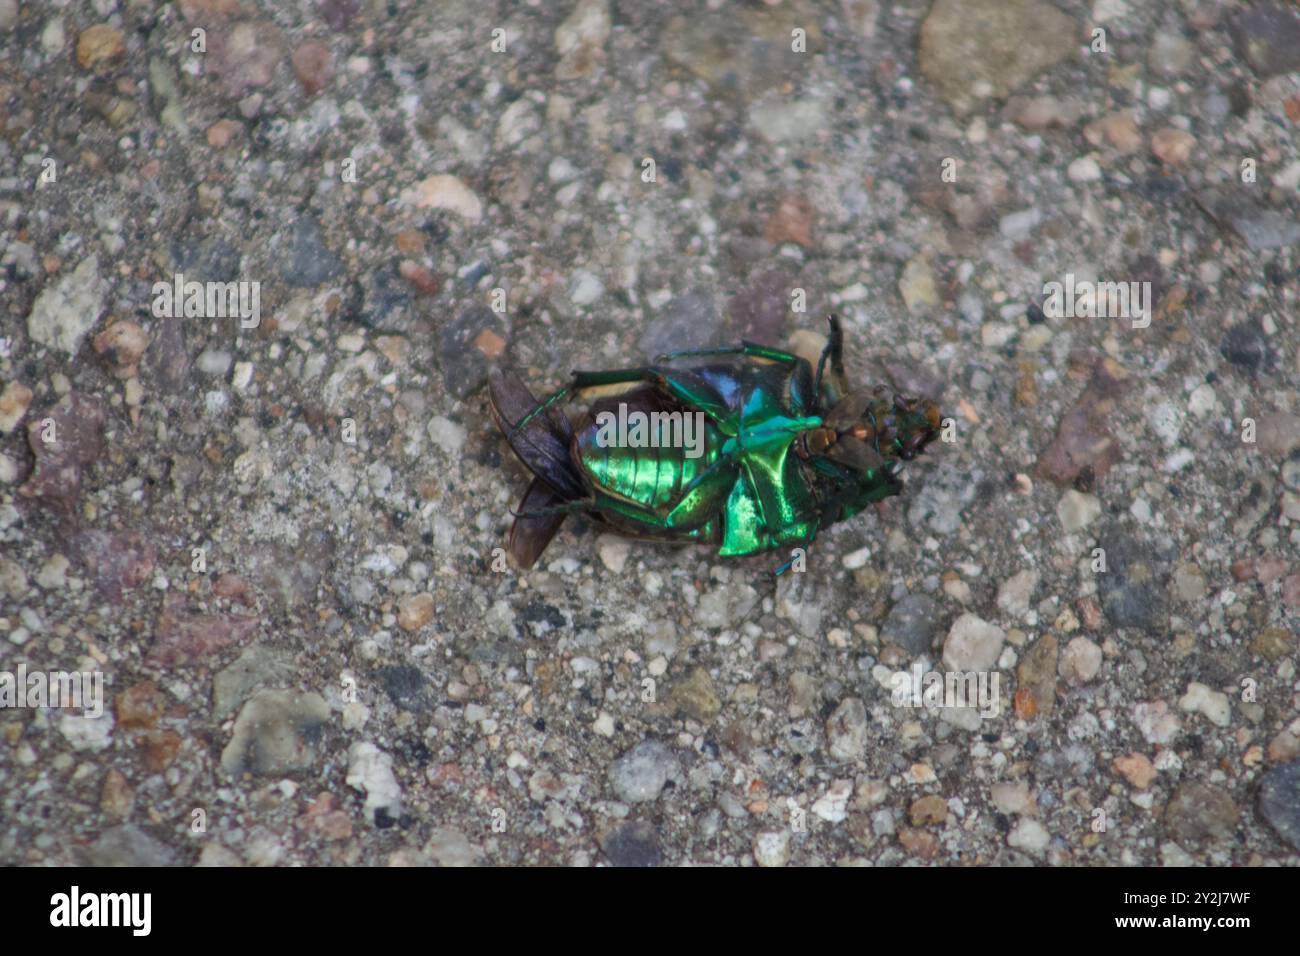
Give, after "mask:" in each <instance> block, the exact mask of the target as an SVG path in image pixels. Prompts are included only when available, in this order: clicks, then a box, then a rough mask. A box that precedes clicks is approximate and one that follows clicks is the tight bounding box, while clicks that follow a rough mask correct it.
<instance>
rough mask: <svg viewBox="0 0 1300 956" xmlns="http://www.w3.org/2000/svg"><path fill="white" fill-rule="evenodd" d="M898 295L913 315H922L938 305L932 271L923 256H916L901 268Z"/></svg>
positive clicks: (937, 295)
mask: <svg viewBox="0 0 1300 956" xmlns="http://www.w3.org/2000/svg"><path fill="white" fill-rule="evenodd" d="M898 294H899V295H901V296H902V297H903V304H904V305H905V306H907V311H908V312H910V313H912V314H913V315H917V314H919V313H923V312H925V311H927V310H928V309H931V308H933V307H934V306H937V305H938V304H939V291H938V288H937V286H936V285H935V279H934V270H933V269H931V268H930V261H929V259H927V258H926V257H925V256H917V257H916V258H914V259H912V260H911V261H910V262H908V264H907V265H906V266H904V267H903V273H902V275H901V276H900V277H899V280H898Z"/></svg>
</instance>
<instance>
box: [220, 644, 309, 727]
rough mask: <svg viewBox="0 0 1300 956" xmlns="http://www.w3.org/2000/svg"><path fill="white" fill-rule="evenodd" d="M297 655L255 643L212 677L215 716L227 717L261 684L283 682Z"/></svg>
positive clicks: (291, 670) (292, 668)
mask: <svg viewBox="0 0 1300 956" xmlns="http://www.w3.org/2000/svg"><path fill="white" fill-rule="evenodd" d="M293 671H294V665H293V655H292V654H290V653H288V652H287V651H282V650H280V649H279V648H275V647H269V646H267V645H265V644H253V645H251V646H250V647H247V648H245V649H244V652H243V653H242V654H240V655H239V657H237V658H236V659H235V661H234V662H233V663H232V664H231V665H230V666H229V667H226V668H224V669H223V670H221V671H219V672H218V673H217V675H216V676H215V677H213V679H212V717H213V719H214V720H225V719H226V717H228V716H229V715H230V714H232V713H234V712H235V709H236V708H237V707H239V706H240V705H241V704H242V703H243V702H244V701H246V700H247V699H248V695H249V694H251V693H252V692H253V691H254V690H257V689H258V688H259V687H263V686H266V685H275V684H282V683H283V682H284V681H285V679H286V678H288V677H289V676H290V675H292V674H293Z"/></svg>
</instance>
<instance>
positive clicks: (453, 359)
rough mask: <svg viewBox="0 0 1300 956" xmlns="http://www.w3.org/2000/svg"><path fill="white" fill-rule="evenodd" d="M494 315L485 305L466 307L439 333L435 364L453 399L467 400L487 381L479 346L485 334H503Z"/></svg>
mask: <svg viewBox="0 0 1300 956" xmlns="http://www.w3.org/2000/svg"><path fill="white" fill-rule="evenodd" d="M503 331H504V329H503V328H502V326H501V321H500V319H499V317H498V316H497V314H496V313H495V312H493V311H492V310H491V309H489V308H488V307H487V306H486V305H482V304H475V305H469V306H466V307H465V308H464V309H463V310H462V311H461V312H460V313H459V314H458V315H457V316H456V318H455V319H454V320H453V321H452V322H450V323H448V324H447V325H445V326H444V327H443V328H441V329H440V330H439V331H438V365H439V368H441V370H442V379H443V384H444V385H445V386H446V388H447V391H449V392H450V393H451V394H452V395H454V396H455V397H456V398H467V397H468V396H470V395H471V394H473V393H474V392H475V391H477V390H478V389H479V388H481V387H482V385H483V383H484V382H486V381H487V374H488V359H487V356H486V355H485V354H484V352H483V350H482V349H481V348H480V347H479V343H480V342H482V341H483V340H484V333H485V332H494V333H496V332H503Z"/></svg>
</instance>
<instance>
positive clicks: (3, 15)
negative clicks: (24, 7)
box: [0, 0, 18, 30]
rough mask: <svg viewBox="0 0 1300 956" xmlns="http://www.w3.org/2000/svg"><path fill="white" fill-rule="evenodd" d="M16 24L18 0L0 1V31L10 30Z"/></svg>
mask: <svg viewBox="0 0 1300 956" xmlns="http://www.w3.org/2000/svg"><path fill="white" fill-rule="evenodd" d="M17 22H18V0H0V30H12V29H13V28H14V24H15V23H17Z"/></svg>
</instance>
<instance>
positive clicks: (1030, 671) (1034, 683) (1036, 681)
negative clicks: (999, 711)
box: [1015, 634, 1060, 720]
mask: <svg viewBox="0 0 1300 956" xmlns="http://www.w3.org/2000/svg"><path fill="white" fill-rule="evenodd" d="M1059 652H1060V642H1059V641H1058V640H1057V639H1056V635H1054V634H1044V635H1043V636H1042V637H1040V638H1039V639H1038V640H1037V641H1035V642H1034V643H1033V644H1031V645H1030V647H1029V650H1028V651H1026V652H1025V655H1024V657H1022V658H1021V659H1020V663H1019V665H1018V666H1017V668H1016V680H1017V682H1018V684H1019V690H1017V691H1016V697H1015V702H1016V712H1017V714H1018V715H1019V716H1020V717H1021V718H1022V719H1024V720H1032V719H1033V718H1034V717H1035V716H1037V715H1038V714H1042V715H1043V716H1044V717H1049V716H1051V714H1052V711H1053V710H1054V709H1055V708H1056V675H1057V661H1058V655H1059ZM1022 692H1023V693H1022Z"/></svg>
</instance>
